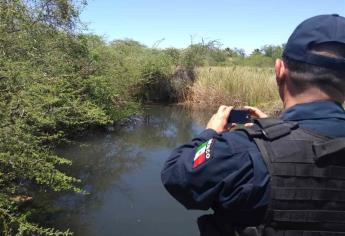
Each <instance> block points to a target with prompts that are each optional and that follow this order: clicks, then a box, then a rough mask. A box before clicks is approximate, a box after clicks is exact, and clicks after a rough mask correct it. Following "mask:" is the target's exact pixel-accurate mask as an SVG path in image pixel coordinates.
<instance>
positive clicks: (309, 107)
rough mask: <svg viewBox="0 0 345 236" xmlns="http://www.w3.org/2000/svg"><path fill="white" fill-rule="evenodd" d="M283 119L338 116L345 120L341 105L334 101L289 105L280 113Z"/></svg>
mask: <svg viewBox="0 0 345 236" xmlns="http://www.w3.org/2000/svg"><path fill="white" fill-rule="evenodd" d="M281 118H282V119H283V120H291V121H299V120H311V119H327V118H338V119H344V120H345V111H344V108H343V107H342V105H341V104H340V103H338V102H334V101H317V102H310V103H300V104H297V105H295V106H293V107H290V108H289V109H287V110H286V111H284V112H283V114H282V115H281Z"/></svg>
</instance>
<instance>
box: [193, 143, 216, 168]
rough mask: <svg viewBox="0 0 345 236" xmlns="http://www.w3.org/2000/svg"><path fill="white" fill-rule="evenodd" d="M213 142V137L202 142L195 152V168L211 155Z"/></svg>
mask: <svg viewBox="0 0 345 236" xmlns="http://www.w3.org/2000/svg"><path fill="white" fill-rule="evenodd" d="M212 143H213V139H210V140H208V141H206V142H204V143H202V144H201V145H200V146H199V147H198V148H197V149H196V152H195V156H194V162H193V168H196V167H198V166H199V165H201V164H202V163H204V162H205V161H206V160H207V159H209V158H210V157H211V150H210V149H211V145H212Z"/></svg>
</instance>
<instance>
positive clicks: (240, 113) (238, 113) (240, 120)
mask: <svg viewBox="0 0 345 236" xmlns="http://www.w3.org/2000/svg"><path fill="white" fill-rule="evenodd" d="M251 120H252V118H251V116H250V112H249V110H248V109H233V110H231V112H230V115H229V118H228V123H230V124H231V123H236V124H245V123H250V122H251Z"/></svg>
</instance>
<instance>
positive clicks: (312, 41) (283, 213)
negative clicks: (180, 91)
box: [161, 14, 345, 236]
mask: <svg viewBox="0 0 345 236" xmlns="http://www.w3.org/2000/svg"><path fill="white" fill-rule="evenodd" d="M275 74H276V81H277V85H278V89H279V94H280V97H281V100H282V102H283V106H284V112H283V113H282V115H281V116H280V117H279V119H273V118H268V117H267V116H266V115H265V114H264V113H263V112H261V111H260V110H259V109H257V108H253V107H247V108H248V109H249V110H250V111H251V113H252V115H254V116H256V117H257V118H258V119H256V120H255V122H254V123H255V124H254V125H253V126H252V127H250V128H245V129H237V130H234V131H229V130H228V124H227V120H228V116H229V114H230V111H231V109H232V107H231V106H221V107H220V108H219V109H218V112H217V113H216V114H215V115H213V116H212V118H211V119H210V121H209V122H208V124H207V127H206V129H205V130H204V131H203V132H202V133H201V134H200V135H198V136H197V137H195V138H194V139H193V140H192V141H190V142H189V143H186V144H184V145H182V146H180V147H178V148H176V149H175V150H174V151H173V152H172V153H171V155H170V157H169V158H168V160H167V161H166V163H165V165H164V168H163V170H162V173H161V177H162V182H163V184H164V186H165V187H166V189H167V190H168V191H169V193H170V194H171V195H172V196H173V197H174V198H176V200H178V201H179V202H180V203H181V204H183V205H184V206H185V207H186V208H188V209H201V210H207V209H209V208H211V209H213V211H214V213H213V214H212V215H205V216H202V217H200V218H199V219H198V225H199V229H200V231H201V235H215V236H216V235H235V233H236V234H241V233H242V234H243V235H245V234H246V233H248V232H249V234H251V233H254V235H257V234H261V235H289V236H290V235H291V236H295V235H296V236H297V235H308V236H309V235H310V236H313V235H345V112H344V108H343V107H342V104H343V103H344V100H345V18H343V17H341V16H339V15H335V14H334V15H320V16H315V17H312V18H310V19H307V20H305V21H304V22H302V23H301V24H300V25H299V26H298V27H297V28H296V29H295V31H294V32H293V34H292V35H291V36H290V38H289V40H288V42H287V44H286V47H285V49H284V52H283V57H282V59H277V60H276V63H275ZM251 226H252V227H256V228H249V227H251ZM258 226H260V227H258Z"/></svg>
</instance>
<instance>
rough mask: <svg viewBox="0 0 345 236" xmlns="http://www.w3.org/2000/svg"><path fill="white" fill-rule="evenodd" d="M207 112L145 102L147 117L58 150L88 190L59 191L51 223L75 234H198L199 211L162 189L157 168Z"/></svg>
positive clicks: (192, 132)
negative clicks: (190, 208) (148, 104)
mask: <svg viewBox="0 0 345 236" xmlns="http://www.w3.org/2000/svg"><path fill="white" fill-rule="evenodd" d="M208 116H209V112H206V111H205V112H195V111H194V112H192V111H191V110H189V109H187V108H185V107H183V106H149V107H147V108H146V109H145V116H144V117H145V118H144V119H143V120H138V121H137V122H136V124H134V125H130V126H128V127H125V128H122V129H120V130H117V131H113V132H108V133H102V134H95V135H92V136H91V137H89V138H85V140H84V141H83V142H82V145H75V146H73V145H72V146H70V147H68V148H62V149H60V150H58V152H59V153H60V154H61V155H63V156H65V157H67V158H69V159H71V160H72V161H73V165H72V167H70V168H69V170H68V173H69V174H71V175H73V176H75V177H78V178H80V179H81V180H82V188H83V189H85V190H86V191H87V192H89V194H88V195H85V196H81V195H78V194H67V195H62V196H60V197H59V198H58V200H56V201H54V204H52V205H51V207H52V208H53V209H59V211H58V213H56V214H54V217H53V218H51V219H50V221H51V222H52V223H51V226H54V227H57V228H60V229H66V228H70V230H71V231H73V232H74V233H75V235H82V236H89V235H98V236H102V235H129V236H131V235H133V236H135V235H166V236H167V235H199V232H198V229H197V224H196V219H197V217H198V216H200V215H202V214H204V213H205V212H202V211H190V210H186V209H185V208H184V207H183V206H182V205H180V204H179V203H178V202H177V201H175V199H173V198H172V197H171V196H170V195H169V194H168V192H167V191H166V190H165V189H164V187H163V185H162V183H161V179H160V171H161V169H162V166H163V164H164V161H165V160H166V158H167V157H168V156H169V154H170V152H171V150H172V149H173V148H175V147H176V146H178V145H180V144H183V143H184V142H186V141H188V140H190V139H191V138H192V137H193V136H195V135H196V134H198V133H200V132H201V131H202V130H203V126H204V121H203V119H204V118H205V117H208Z"/></svg>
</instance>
